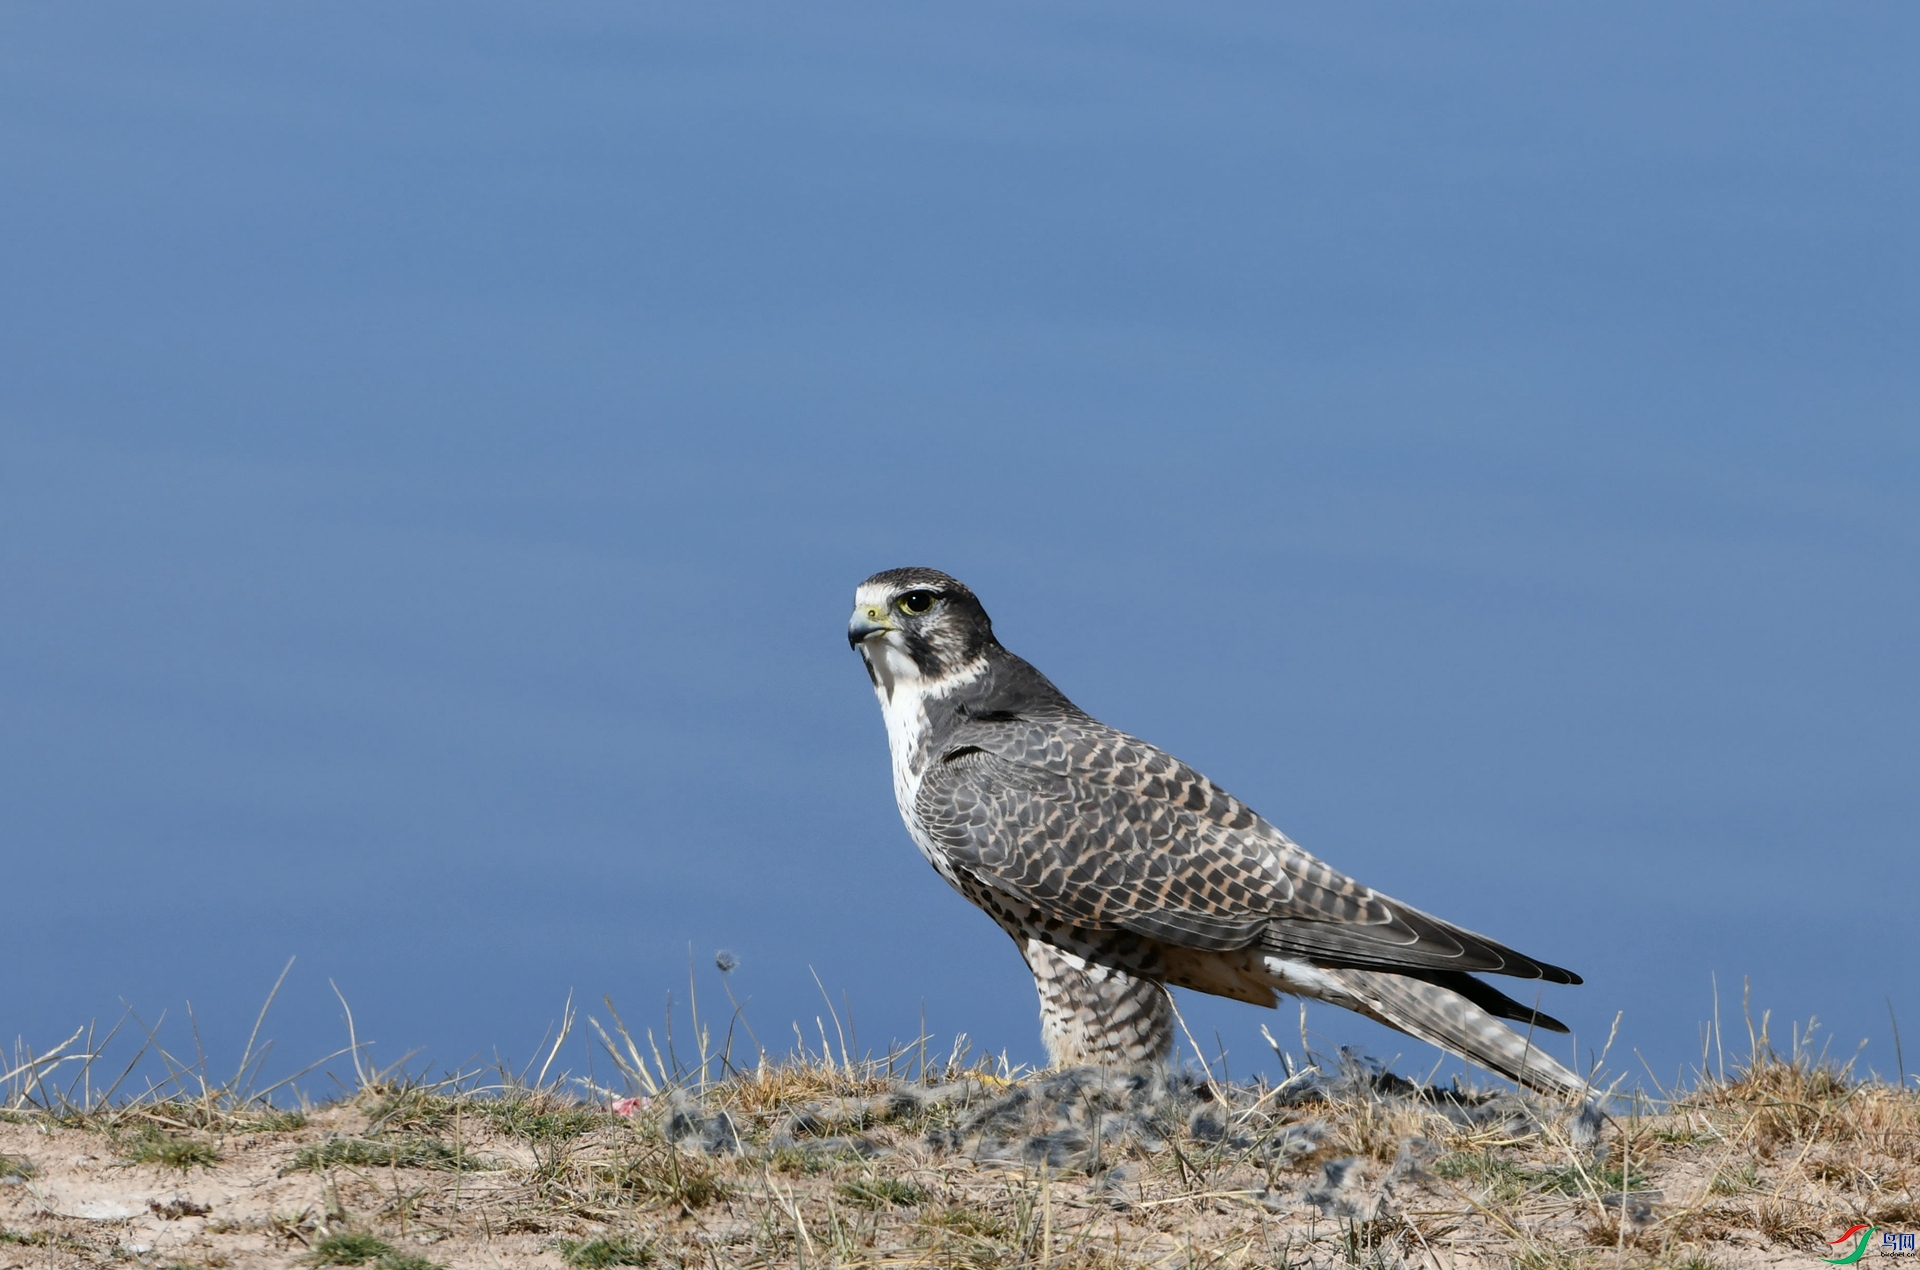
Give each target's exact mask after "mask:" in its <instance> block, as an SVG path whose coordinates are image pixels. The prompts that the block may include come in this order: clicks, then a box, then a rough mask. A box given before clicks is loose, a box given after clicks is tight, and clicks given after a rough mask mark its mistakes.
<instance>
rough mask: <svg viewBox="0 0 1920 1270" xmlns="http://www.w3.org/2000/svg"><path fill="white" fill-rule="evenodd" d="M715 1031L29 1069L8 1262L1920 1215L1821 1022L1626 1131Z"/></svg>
mask: <svg viewBox="0 0 1920 1270" xmlns="http://www.w3.org/2000/svg"><path fill="white" fill-rule="evenodd" d="M570 1024H571V1018H570V1017H569V1025H570ZM567 1030H568V1028H564V1027H563V1028H562V1029H561V1035H562V1039H564V1037H565V1034H566V1032H567ZM695 1031H696V1036H698V1037H699V1040H698V1047H699V1052H698V1053H697V1054H696V1055H695V1057H694V1059H693V1060H690V1061H689V1062H688V1063H684V1064H676V1063H674V1062H673V1061H672V1059H671V1058H670V1057H664V1058H663V1057H662V1056H660V1055H659V1054H658V1053H657V1052H656V1051H654V1049H653V1046H652V1044H651V1040H650V1038H649V1040H648V1041H647V1042H646V1043H641V1042H640V1041H638V1040H637V1039H636V1038H634V1037H632V1036H630V1035H629V1034H628V1033H627V1032H626V1030H625V1029H624V1028H622V1027H620V1026H619V1025H618V1022H617V1019H616V1020H615V1023H614V1026H613V1027H612V1028H611V1029H608V1030H604V1031H602V1032H601V1036H602V1038H603V1040H604V1041H605V1044H606V1046H607V1049H608V1050H610V1051H611V1052H612V1053H613V1054H614V1055H617V1056H618V1058H619V1062H618V1063H617V1064H616V1066H617V1067H618V1068H619V1070H620V1071H621V1074H622V1076H623V1078H624V1080H625V1082H626V1083H627V1085H628V1087H629V1088H630V1089H635V1090H637V1091H641V1092H640V1093H639V1095H638V1096H639V1097H640V1098H642V1099H643V1100H644V1101H643V1103H641V1104H637V1105H635V1106H634V1107H633V1108H632V1109H631V1110H632V1112H633V1114H631V1115H628V1116H622V1115H618V1114H615V1113H614V1112H613V1111H612V1110H610V1109H609V1104H610V1102H611V1101H612V1096H611V1095H610V1094H609V1093H608V1092H607V1091H602V1090H593V1089H591V1088H588V1087H583V1085H582V1083H581V1082H579V1081H575V1080H572V1079H571V1078H569V1077H567V1076H565V1075H563V1074H559V1073H555V1072H553V1071H551V1070H550V1069H551V1067H552V1065H553V1054H557V1053H558V1052H559V1046H558V1043H557V1042H556V1044H555V1046H554V1047H553V1050H552V1051H551V1053H548V1054H547V1062H546V1063H544V1064H542V1070H541V1071H540V1072H539V1073H538V1074H535V1073H532V1072H531V1071H530V1072H527V1073H521V1074H518V1075H515V1074H511V1073H497V1074H495V1077H494V1078H493V1079H486V1080H483V1079H481V1078H480V1077H479V1076H477V1075H475V1074H463V1075H460V1076H457V1077H453V1078H449V1079H446V1080H441V1081H437V1082H432V1081H424V1080H419V1079H409V1078H407V1077H405V1076H403V1075H400V1074H397V1073H394V1072H386V1073H379V1072H369V1071H366V1070H363V1069H361V1068H359V1067H358V1065H356V1073H357V1075H356V1087H355V1088H353V1089H352V1090H351V1092H349V1093H348V1094H346V1095H345V1096H343V1097H341V1098H339V1099H337V1100H335V1101H333V1102H331V1103H327V1104H324V1105H308V1106H304V1107H301V1108H299V1109H297V1110H296V1109H289V1108H275V1107H272V1106H270V1105H267V1103H266V1102H264V1101H263V1100H262V1098H261V1097H260V1096H259V1095H258V1094H257V1093H254V1092H252V1091H251V1090H250V1089H248V1088H247V1087H246V1086H245V1085H244V1084H243V1083H242V1082H241V1081H240V1079H239V1078H236V1080H235V1081H232V1082H226V1083H224V1084H217V1085H216V1084H214V1083H211V1082H209V1081H207V1080H205V1079H203V1078H202V1077H201V1076H200V1075H198V1074H196V1073H197V1072H199V1070H200V1068H201V1067H203V1066H204V1065H203V1064H202V1065H200V1067H190V1066H186V1065H180V1064H175V1063H173V1061H172V1059H171V1058H170V1057H169V1058H167V1060H166V1062H167V1064H168V1070H170V1071H171V1072H173V1078H172V1079H171V1080H170V1082H169V1083H167V1084H165V1085H160V1086H156V1087H153V1088H151V1089H149V1090H148V1091H146V1092H145V1093H143V1094H142V1095H141V1096H139V1097H132V1098H130V1097H125V1096H123V1095H120V1094H118V1093H117V1092H111V1091H95V1093H94V1094H93V1096H91V1097H90V1098H87V1099H82V1098H78V1097H63V1096H61V1095H59V1094H58V1093H56V1092H55V1091H54V1087H53V1086H52V1084H51V1083H50V1082H49V1081H48V1080H47V1079H45V1076H46V1071H44V1070H40V1069H35V1070H34V1071H30V1072H29V1073H27V1077H28V1078H26V1079H22V1078H21V1076H20V1075H19V1074H18V1073H16V1074H15V1077H14V1080H13V1084H12V1087H11V1088H10V1089H9V1090H8V1091H7V1093H8V1099H7V1102H6V1104H5V1105H6V1108H7V1113H6V1115H5V1116H4V1118H3V1119H0V1175H3V1176H4V1184H0V1267H10V1266H14V1265H19V1266H23V1267H24V1266H29V1265H31V1266H41V1265H46V1266H70V1265H71V1266H82V1265H103V1264H108V1263H110V1262H117V1263H133V1264H143V1265H152V1266H155V1267H175V1266H180V1267H207V1268H209V1270H227V1268H229V1267H232V1268H235V1270H242V1268H245V1267H255V1266H259V1267H265V1266H288V1265H296V1264H297V1265H309V1266H327V1265H343V1266H344V1265H364V1266H371V1267H376V1268H377V1270H430V1267H434V1266H443V1267H450V1268H451V1267H466V1266H475V1267H478V1266H482V1265H485V1266H497V1265H501V1264H507V1265H515V1266H523V1265H525V1266H551V1267H555V1268H556V1270H557V1268H558V1267H563V1266H580V1267H600V1266H643V1265H652V1266H710V1267H728V1266H753V1267H760V1266H789V1265H793V1266H799V1265H812V1266H825V1265H830V1264H831V1265H844V1266H874V1267H879V1266H901V1267H906V1266H928V1267H955V1268H958V1267H977V1268H979V1270H990V1268H993V1267H1034V1268H1036V1270H1038V1268H1041V1267H1044V1268H1045V1270H1094V1268H1096V1267H1098V1268H1105V1267H1114V1268H1118V1267H1133V1266H1149V1265H1151V1266H1173V1265H1179V1266H1183V1267H1185V1266H1218V1267H1238V1266H1256V1265H1257V1266H1275V1265H1288V1266H1299V1265H1316V1266H1321V1265H1329V1266H1330V1265H1341V1266H1349V1267H1381V1268H1383V1270H1384V1268H1386V1267H1398V1266H1403V1265H1412V1264H1418V1265H1421V1266H1427V1267H1431V1268H1432V1270H1469V1268H1472V1267H1481V1266H1487V1267H1497V1268H1498V1270H1585V1268H1589V1267H1590V1268H1593V1270H1601V1268H1602V1267H1615V1266H1620V1267H1637V1268H1646V1270H1710V1268H1712V1270H1738V1268H1739V1267H1742V1266H1747V1265H1754V1266H1758V1265H1761V1264H1762V1263H1766V1264H1771V1263H1773V1262H1775V1261H1777V1260H1779V1259H1780V1258H1781V1257H1783V1256H1791V1257H1792V1258H1794V1259H1795V1260H1797V1261H1798V1260H1803V1259H1804V1258H1806V1257H1809V1256H1811V1255H1815V1254H1826V1253H1829V1252H1831V1251H1832V1250H1830V1249H1828V1248H1827V1247H1826V1245H1825V1241H1826V1240H1828V1239H1831V1238H1833V1237H1834V1236H1835V1235H1837V1234H1838V1233H1839V1232H1840V1231H1842V1230H1844V1229H1846V1228H1847V1227H1848V1226H1850V1225H1853V1224H1854V1223H1856V1222H1871V1223H1874V1224H1876V1225H1880V1226H1885V1227H1893V1228H1896V1229H1899V1228H1907V1229H1911V1228H1913V1227H1915V1226H1920V1094H1916V1092H1915V1091H1914V1090H1912V1089H1910V1088H1909V1089H1905V1090H1903V1089H1900V1088H1896V1087H1895V1086H1893V1085H1890V1084H1888V1083H1885V1082H1880V1081H1876V1080H1870V1079H1856V1078H1855V1075H1854V1073H1853V1072H1852V1071H1851V1070H1850V1069H1849V1068H1848V1067H1846V1066H1844V1065H1836V1064H1833V1063H1830V1062H1828V1061H1825V1060H1824V1059H1823V1058H1822V1057H1820V1056H1818V1055H1815V1054H1812V1053H1810V1052H1809V1050H1808V1047H1807V1046H1806V1045H1804V1044H1802V1043H1801V1038H1800V1037H1799V1036H1798V1035H1797V1034H1796V1037H1795V1042H1794V1045H1793V1047H1792V1049H1791V1050H1790V1051H1789V1052H1788V1053H1787V1054H1785V1055H1782V1054H1779V1053H1776V1052H1775V1050H1774V1048H1773V1047H1772V1045H1771V1044H1770V1043H1769V1041H1768V1038H1767V1036H1766V1026H1765V1021H1764V1020H1762V1022H1761V1024H1760V1026H1759V1027H1758V1028H1757V1029H1756V1031H1755V1034H1754V1036H1753V1039H1752V1042H1751V1045H1750V1052H1749V1055H1748V1057H1747V1059H1746V1060H1745V1061H1743V1062H1742V1063H1739V1064H1737V1065H1734V1067H1733V1070H1732V1071H1730V1072H1729V1073H1728V1074H1726V1075H1724V1076H1722V1075H1719V1074H1717V1073H1716V1074H1714V1075H1702V1076H1701V1077H1700V1078H1699V1080H1698V1081H1697V1082H1696V1083H1695V1084H1694V1085H1693V1086H1692V1087H1691V1088H1688V1089H1685V1090H1680V1091H1667V1092H1666V1093H1664V1094H1663V1095H1662V1096H1660V1097H1659V1098H1657V1099H1649V1098H1648V1097H1645V1096H1636V1097H1633V1098H1622V1099H1618V1100H1616V1101H1615V1103H1614V1105H1613V1107H1612V1116H1611V1119H1610V1120H1609V1121H1608V1122H1607V1124H1606V1125H1605V1126H1604V1129H1603V1131H1602V1133H1601V1135H1600V1138H1599V1140H1598V1141H1597V1142H1591V1141H1580V1140H1577V1138H1578V1136H1579V1135H1577V1134H1576V1133H1575V1132H1574V1131H1573V1128H1572V1124H1571V1122H1570V1121H1569V1120H1568V1119H1567V1118H1566V1117H1565V1115H1564V1114H1555V1113H1552V1112H1551V1111H1550V1109H1548V1108H1546V1107H1544V1106H1543V1105H1542V1104H1540V1103H1537V1102H1534V1101H1532V1100H1529V1099H1521V1098H1516V1097H1513V1096H1511V1095H1507V1096H1503V1097H1501V1098H1497V1099H1491V1100H1488V1099H1484V1098H1480V1099H1472V1098H1470V1099H1466V1100H1456V1099H1451V1098H1450V1097H1448V1096H1446V1095H1445V1094H1444V1093H1443V1092H1441V1091H1430V1090H1419V1091H1415V1090H1411V1089H1410V1088H1409V1087H1407V1086H1405V1085H1404V1083H1402V1084H1398V1085H1396V1084H1393V1083H1392V1082H1390V1081H1388V1082H1379V1083H1376V1084H1369V1083H1368V1082H1367V1081H1365V1080H1361V1081H1358V1082H1357V1083H1356V1081H1354V1080H1347V1081H1345V1083H1342V1082H1341V1081H1337V1080H1329V1081H1307V1082H1306V1083H1305V1084H1300V1085H1296V1086H1295V1087H1294V1088H1292V1089H1289V1088H1287V1087H1281V1088H1279V1089H1271V1088H1264V1087H1257V1086H1256V1087H1231V1088H1223V1087H1215V1086H1211V1085H1208V1084H1205V1083H1203V1082H1191V1081H1189V1082H1186V1083H1184V1084H1183V1083H1180V1082H1175V1085H1174V1086H1173V1088H1172V1089H1171V1091H1170V1092H1166V1093H1165V1094H1164V1096H1159V1095H1158V1094H1156V1095H1155V1096H1153V1097H1146V1096H1144V1095H1143V1096H1142V1097H1141V1098H1137V1099H1136V1100H1135V1101H1134V1102H1133V1103H1131V1104H1124V1105H1123V1101H1114V1100H1113V1099H1114V1097H1115V1096H1114V1095H1113V1093H1112V1090H1113V1088H1116V1086H1111V1085H1102V1084H1100V1083H1099V1082H1098V1081H1093V1082H1091V1083H1086V1084H1085V1085H1084V1086H1080V1085H1072V1084H1071V1082H1066V1083H1062V1078H1058V1077H1052V1078H1048V1077H1042V1076H1039V1075H1036V1074H1033V1073H1021V1072H1012V1071H1008V1070H1006V1069H1004V1068H1003V1067H996V1066H994V1065H991V1064H976V1063H969V1062H968V1061H967V1060H966V1058H965V1055H964V1052H963V1051H956V1052H955V1053H953V1054H952V1055H950V1056H949V1057H948V1058H947V1060H945V1061H939V1062H933V1061H928V1060H927V1058H926V1057H925V1055H924V1054H923V1053H922V1054H919V1055H918V1057H917V1059H916V1060H914V1061H908V1060H907V1059H906V1058H905V1056H903V1054H901V1053H896V1054H893V1055H890V1056H888V1057H886V1058H882V1059H880V1060H877V1061H866V1062H862V1061H857V1060H853V1059H850V1058H849V1057H848V1055H847V1054H846V1053H845V1052H844V1051H842V1052H841V1053H839V1054H838V1055H837V1056H836V1055H834V1054H833V1053H832V1051H831V1050H830V1049H828V1050H825V1051H824V1052H814V1053H807V1052H805V1051H801V1052H799V1053H797V1054H796V1055H794V1056H793V1057H791V1058H789V1059H788V1060H786V1061H780V1062H773V1061H765V1060H761V1061H758V1062H756V1063H754V1064H753V1065H751V1066H750V1067H748V1068H747V1069H746V1070H738V1069H736V1068H734V1067H733V1065H732V1061H731V1053H730V1051H729V1050H728V1049H727V1048H726V1047H719V1048H718V1052H717V1053H716V1052H713V1051H712V1049H710V1047H709V1045H708V1043H707V1041H706V1039H705V1037H704V1036H702V1035H700V1034H699V1032H698V1029H697V1027H696V1030H695ZM97 1048H98V1047H96V1046H76V1047H75V1049H74V1051H73V1052H74V1053H76V1054H80V1053H86V1052H92V1051H94V1050H96V1049H97ZM642 1055H645V1061H644V1062H642V1057H641V1056H642ZM358 1056H359V1055H358V1051H357V1050H356V1051H355V1054H354V1057H356V1058H357V1057H358ZM42 1058H43V1059H44V1058H45V1056H42ZM58 1059H59V1055H58V1054H55V1055H53V1056H52V1060H50V1061H51V1063H52V1064H53V1065H54V1066H57V1061H58ZM602 1061H603V1063H604V1053H603V1060H602ZM42 1066H43V1067H46V1066H48V1064H47V1063H44V1062H43V1064H42ZM1716 1066H1717V1065H1716ZM241 1070H242V1072H243V1073H244V1072H245V1071H246V1070H247V1068H246V1065H245V1064H244V1063H243V1064H242V1068H241ZM1354 1070H1357V1069H1354ZM1351 1074H1352V1073H1351V1071H1350V1072H1349V1075H1351ZM63 1088H64V1087H63ZM1314 1089H1317V1092H1314V1093H1310V1094H1309V1095H1307V1096H1302V1090H1314ZM1061 1090H1066V1091H1067V1093H1065V1094H1062V1093H1060V1092H1059V1091H1061ZM1050 1091H1052V1092H1050ZM1102 1091H1105V1092H1102ZM1149 1092H1152V1091H1149ZM1100 1098H1106V1099H1108V1101H1107V1102H1106V1103H1101V1104H1099V1105H1098V1106H1096V1103H1098V1102H1099V1099H1100ZM1049 1099H1051V1100H1052V1101H1049ZM1090 1108H1091V1109H1092V1110H1091V1111H1089V1109H1090ZM1089 1115H1091V1117H1092V1118H1091V1119H1089V1118H1088V1117H1089ZM1116 1124H1118V1125H1121V1126H1122V1127H1123V1128H1124V1130H1125V1131H1124V1132H1113V1133H1109V1132H1108V1129H1110V1128H1111V1127H1112V1126H1114V1125H1116ZM1009 1125H1011V1126H1013V1127H1011V1128H1009V1127H1008V1126H1009ZM1089 1125H1092V1128H1091V1130H1090V1131H1088V1126H1089ZM996 1126H997V1127H996ZM1103 1126H1104V1127H1103ZM1075 1134H1078V1135H1079V1136H1078V1137H1075V1136H1074V1135H1075ZM1063 1144H1065V1145H1063Z"/></svg>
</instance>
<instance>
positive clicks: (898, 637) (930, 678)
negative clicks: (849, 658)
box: [847, 569, 995, 697]
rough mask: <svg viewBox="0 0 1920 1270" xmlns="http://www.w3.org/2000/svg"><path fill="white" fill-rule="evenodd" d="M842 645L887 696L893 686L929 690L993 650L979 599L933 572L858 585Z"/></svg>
mask: <svg viewBox="0 0 1920 1270" xmlns="http://www.w3.org/2000/svg"><path fill="white" fill-rule="evenodd" d="M847 642H848V643H849V644H851V645H853V647H854V649H855V651H857V652H858V653H859V654H860V656H861V657H862V658H863V659H864V660H865V661H866V663H867V673H868V674H870V675H872V676H873V682H874V685H875V686H876V687H878V688H879V689H880V690H881V691H882V692H883V693H884V694H886V696H888V697H892V695H893V690H894V685H895V684H897V683H900V682H903V681H907V680H920V681H927V682H928V686H931V684H932V683H937V682H938V681H940V680H942V679H945V678H947V677H948V676H949V675H953V674H956V673H958V672H960V671H963V670H965V669H967V668H968V667H970V666H972V665H973V664H974V663H976V662H977V661H979V659H980V658H981V656H982V655H984V654H985V653H986V651H987V650H988V649H989V648H992V647H993V646H994V645H995V640H994V638H993V623H992V621H990V620H989V619H988V617H987V611H986V610H985V609H983V608H981V607H980V600H979V598H978V597H977V596H975V595H974V593H973V592H972V591H969V590H968V589H967V586H966V584H965V583H963V582H961V581H960V580H959V579H958V578H950V577H948V576H947V575H946V574H944V573H941V572H940V571H939V570H938V569H888V570H887V571H886V572H885V573H876V574H874V575H873V576H872V577H870V578H868V579H867V580H866V581H865V582H862V583H861V584H860V588H859V590H857V591H855V592H854V593H853V617H852V618H851V619H850V620H849V621H848V622H847Z"/></svg>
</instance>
